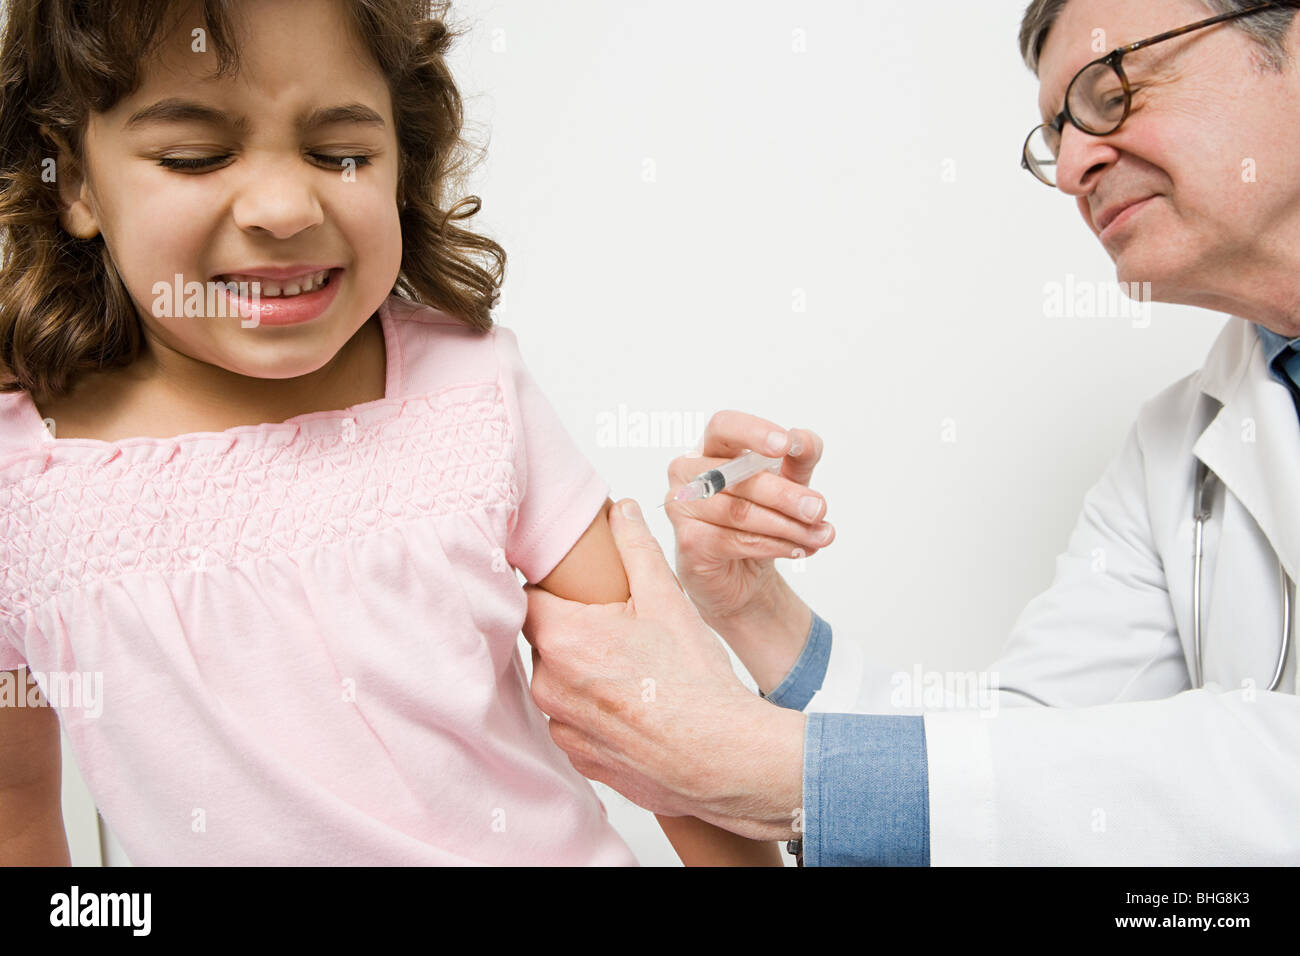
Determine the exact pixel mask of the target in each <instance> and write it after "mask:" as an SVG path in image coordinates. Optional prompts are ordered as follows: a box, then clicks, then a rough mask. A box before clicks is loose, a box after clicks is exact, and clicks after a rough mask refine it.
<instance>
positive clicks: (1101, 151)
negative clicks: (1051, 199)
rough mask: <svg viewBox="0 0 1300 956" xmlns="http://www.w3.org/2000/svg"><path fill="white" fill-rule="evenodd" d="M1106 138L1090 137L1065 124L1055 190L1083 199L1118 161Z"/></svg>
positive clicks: (1116, 150)
mask: <svg viewBox="0 0 1300 956" xmlns="http://www.w3.org/2000/svg"><path fill="white" fill-rule="evenodd" d="M1110 138H1111V137H1109V136H1093V135H1092V134H1090V133H1085V132H1083V131H1082V130H1079V129H1076V128H1075V127H1074V126H1073V125H1072V124H1070V123H1066V124H1065V128H1064V129H1063V130H1062V131H1061V145H1060V149H1059V152H1058V153H1057V157H1056V188H1057V189H1059V190H1061V192H1063V193H1067V194H1068V195H1071V196H1076V197H1079V196H1086V195H1088V194H1089V193H1091V192H1092V191H1093V190H1094V189H1096V188H1097V180H1098V178H1100V176H1101V175H1102V173H1104V172H1105V171H1106V170H1107V169H1109V168H1110V167H1111V166H1112V165H1114V164H1115V162H1116V161H1117V160H1118V159H1119V150H1118V149H1116V148H1115V147H1114V146H1113V145H1111V143H1110Z"/></svg>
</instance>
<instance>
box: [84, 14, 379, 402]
mask: <svg viewBox="0 0 1300 956" xmlns="http://www.w3.org/2000/svg"><path fill="white" fill-rule="evenodd" d="M239 13H240V14H241V16H242V19H241V20H240V21H239V22H238V23H237V24H236V38H235V44H236V48H237V50H238V52H239V56H240V63H239V71H238V72H237V73H236V74H234V75H232V76H227V77H225V78H223V79H221V80H216V79H212V78H211V74H212V73H214V72H215V68H216V54H215V52H214V51H212V50H211V45H210V44H208V45H207V46H208V50H209V51H208V52H202V44H203V41H204V40H205V38H204V37H203V36H202V28H203V19H202V17H201V16H200V15H199V7H198V5H197V4H193V5H191V6H190V7H189V9H188V10H187V11H186V12H185V14H184V15H183V16H181V17H180V20H179V23H180V25H179V26H178V27H177V28H176V30H175V31H174V32H173V33H172V34H171V36H169V37H168V38H167V40H166V41H165V42H164V44H163V46H162V48H161V51H160V53H159V54H158V55H157V56H156V57H155V58H154V59H153V60H152V61H151V62H149V63H148V65H147V67H146V69H145V71H144V74H143V82H142V83H141V85H140V88H139V89H138V90H137V91H136V92H135V93H134V94H132V95H131V96H130V97H128V98H125V99H123V100H122V101H120V102H119V103H117V104H116V105H115V106H114V107H113V109H111V110H109V111H108V112H106V113H92V114H91V119H90V123H89V126H88V129H87V131H86V135H85V137H84V142H85V149H84V156H85V159H86V162H85V168H84V170H82V171H81V172H82V173H83V175H77V176H65V175H63V174H64V170H65V169H67V168H68V164H65V162H64V161H63V160H62V159H61V160H60V163H59V166H58V170H59V173H60V176H59V185H60V191H61V194H62V196H63V199H64V202H65V204H66V205H65V211H64V215H63V223H64V226H65V228H67V229H68V231H69V232H71V233H73V234H74V235H77V236H81V237H83V238H85V237H92V236H94V235H95V234H96V233H97V232H99V233H102V234H103V239H104V242H105V243H106V245H107V247H108V250H109V253H110V254H111V256H112V258H113V261H114V263H115V264H116V266H117V269H118V271H119V273H120V274H121V276H122V278H123V280H124V282H125V285H126V288H127V290H128V292H129V293H130V295H131V298H132V299H133V300H134V301H135V304H136V307H137V309H138V311H139V314H140V318H141V321H142V323H143V326H144V332H145V338H146V340H147V342H148V344H149V350H150V352H151V353H152V356H153V358H154V359H155V360H156V361H157V362H158V363H162V364H163V365H166V366H168V367H169V368H170V369H171V370H173V371H174V372H175V373H176V374H177V377H179V378H182V379H185V378H188V379H189V380H190V381H191V382H192V383H193V384H195V385H198V386H200V387H201V385H202V384H207V385H212V384H214V383H215V382H216V379H214V378H213V376H214V375H216V376H221V375H222V373H220V372H219V371H218V370H225V371H226V372H230V373H234V374H235V375H237V376H247V377H250V378H252V379H289V378H297V377H300V376H305V375H310V374H311V373H314V372H316V371H317V370H320V369H322V368H323V367H324V366H326V365H327V364H328V363H330V361H331V359H333V358H334V357H335V356H336V355H338V354H339V352H340V349H342V347H343V346H344V344H346V343H347V342H348V341H349V339H351V338H352V336H353V335H354V334H355V333H356V332H357V330H358V329H359V328H360V327H361V326H362V325H363V324H364V323H365V322H366V320H367V319H369V318H370V316H371V315H372V314H373V313H374V311H375V309H377V308H378V307H379V305H380V304H381V303H382V302H383V301H384V299H385V297H386V296H387V295H388V293H389V292H390V290H391V289H392V287H393V284H394V282H395V281H396V279H397V274H398V270H399V267H400V263H401V256H402V240H401V229H400V226H399V223H398V210H397V195H396V194H397V174H398V148H397V136H396V130H395V126H394V122H393V117H392V104H391V99H390V96H389V92H388V87H387V84H386V82H385V80H384V77H383V76H382V75H381V74H380V73H379V70H378V67H377V65H376V64H375V63H374V62H373V60H372V59H371V57H370V54H369V52H368V51H367V50H366V49H365V48H364V47H363V46H362V44H361V42H360V41H359V40H357V39H355V38H354V37H353V36H352V34H351V32H350V30H349V26H348V24H347V22H346V21H345V14H344V11H343V10H342V9H341V7H340V5H339V4H338V3H337V2H325V0H257V2H255V3H244V4H242V5H241V6H240V8H239ZM347 157H353V158H354V163H347V162H344V161H343V160H344V159H345V158H347ZM173 160H184V161H185V162H183V163H180V164H176V163H173V162H171V161H173ZM179 166H185V167H197V168H188V169H186V168H179ZM277 267H279V268H284V267H289V268H290V269H291V271H295V272H297V271H303V272H306V271H310V270H316V269H318V268H332V269H336V270H342V271H341V272H335V273H333V274H332V277H331V279H330V283H331V284H336V285H337V288H336V289H335V290H334V292H333V298H332V301H331V302H330V304H329V305H328V306H327V307H326V308H325V309H324V311H323V312H321V313H320V315H319V316H317V317H316V318H313V319H311V320H309V321H306V322H302V323H298V324H293V325H269V324H265V323H260V324H253V321H254V320H252V319H246V318H244V317H243V316H241V315H240V314H238V313H237V312H236V313H230V312H227V313H226V314H224V315H217V314H208V313H205V315H207V317H195V316H189V317H186V316H185V309H184V308H182V307H180V305H181V303H178V304H177V305H176V306H174V307H173V308H172V309H171V310H170V312H168V310H167V309H165V308H159V301H160V297H159V293H158V292H157V291H156V290H155V287H154V286H155V283H159V282H162V283H165V284H167V285H168V286H171V287H174V286H175V285H176V279H175V277H176V276H177V275H178V274H179V275H180V276H181V277H182V280H181V281H182V287H183V285H184V284H185V283H190V282H198V283H200V284H202V285H203V286H204V288H205V291H206V288H207V283H210V282H214V281H217V279H218V277H220V276H230V275H243V276H252V275H256V274H258V273H259V272H262V273H265V272H266V271H268V270H270V269H272V268H277ZM298 267H302V268H301V269H299V268H298ZM283 284H285V285H287V284H288V283H287V282H285V283H283ZM271 291H273V290H271V289H270V288H269V287H268V286H266V285H265V284H264V286H263V292H262V297H261V302H262V303H263V304H268V303H271V304H274V303H275V302H277V301H278V300H276V299H271V298H268V295H267V294H268V293H269V292H271ZM282 291H283V289H282ZM327 291H328V290H327ZM206 298H207V297H206V294H205V296H204V300H205V301H206ZM290 301H292V300H290ZM156 312H164V313H166V314H163V315H158V314H155V313H156ZM177 313H179V314H177ZM214 366H215V368H213V367H214ZM232 382H233V383H234V384H236V385H238V384H239V380H231V379H229V376H225V377H224V379H222V381H221V384H222V385H225V386H229V385H230V384H232ZM244 384H245V385H247V386H251V387H256V386H254V383H244ZM304 384H305V383H304Z"/></svg>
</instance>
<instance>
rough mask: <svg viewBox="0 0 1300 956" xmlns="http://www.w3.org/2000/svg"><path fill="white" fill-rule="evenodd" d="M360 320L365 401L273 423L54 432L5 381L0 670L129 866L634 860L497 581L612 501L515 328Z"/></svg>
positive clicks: (548, 553)
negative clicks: (153, 434)
mask: <svg viewBox="0 0 1300 956" xmlns="http://www.w3.org/2000/svg"><path fill="white" fill-rule="evenodd" d="M379 315H380V318H381V320H382V323H383V330H384V342H385V347H386V350H387V356H388V370H387V382H386V387H385V392H384V398H382V399H380V400H378V401H373V402H366V403H364V404H361V405H356V406H353V407H352V408H347V409H342V410H338V411H325V412H314V413H311V414H307V415H300V416H298V417H296V418H292V419H289V420H288V421H287V422H284V423H282V424H262V425H253V426H241V427H238V428H232V429H229V430H227V431H224V432H197V433H192V434H187V435H182V436H179V437H177V438H170V439H157V438H131V439H124V440H121V441H116V442H111V443H109V442H102V441H96V440H91V439H58V440H56V439H54V438H52V437H51V436H50V433H49V431H48V429H47V428H46V427H45V425H44V424H43V423H42V421H41V418H40V415H39V412H38V411H37V409H36V406H35V405H34V404H33V403H32V401H31V398H30V396H29V395H28V393H27V392H16V393H9V394H3V395H0V670H4V669H16V668H19V667H22V666H24V665H26V666H28V667H29V668H30V669H31V671H32V672H33V674H34V676H35V678H36V680H37V682H38V683H39V684H40V687H41V690H42V692H43V693H45V695H46V697H47V699H49V700H50V702H51V704H52V705H53V706H55V707H56V708H57V710H58V713H59V719H60V721H61V723H62V726H63V728H64V729H65V730H66V732H67V734H68V736H69V738H70V740H71V744H72V748H73V751H74V753H75V755H76V761H77V766H78V767H79V768H80V770H81V773H82V775H83V777H84V778H85V780H86V783H87V785H88V786H89V788H90V792H91V794H92V795H93V797H94V799H95V802H96V804H97V805H98V807H99V809H100V812H101V813H102V814H103V816H104V819H105V820H106V821H107V822H108V825H109V826H110V827H112V829H113V831H114V832H115V833H116V834H117V836H118V838H119V839H120V841H121V843H122V846H123V847H124V848H125V850H126V852H127V854H128V856H129V857H130V858H131V862H132V863H134V864H137V865H146V866H147V865H163V864H181V865H187V864H202V865H225V864H253V865H261V864H304V865H318V864H349V865H350V864H357V865H362V864H367V865H405V864H525V865H530V864H539V865H549V864H561V865H571V864H602V865H603V864H624V865H635V864H636V859H635V857H634V856H633V855H632V853H631V851H630V850H629V849H628V847H627V845H626V844H625V843H624V842H623V841H622V839H621V838H620V837H619V836H618V834H617V833H616V832H615V831H614V830H613V828H612V827H611V826H610V825H609V823H608V821H607V820H606V817H605V808H604V806H603V805H602V804H601V802H600V800H599V798H598V797H597V796H596V793H595V791H594V790H593V789H592V787H591V785H590V783H588V782H587V781H586V780H585V779H584V778H583V777H582V776H581V775H580V774H579V773H578V772H577V771H576V770H574V769H573V766H572V765H571V764H570V763H569V761H568V758H567V757H565V755H564V753H563V752H562V751H560V750H559V749H558V748H557V747H556V746H555V744H554V743H553V742H552V740H551V738H550V734H549V732H548V731H547V727H546V719H545V717H544V716H543V715H542V714H541V712H540V711H539V710H538V709H537V708H536V706H535V705H534V704H533V701H532V698H531V697H530V695H529V692H528V686H527V682H526V680H525V677H524V671H523V667H522V662H521V660H520V657H519V653H518V650H517V648H516V638H517V636H518V634H519V630H520V628H521V626H522V624H523V620H524V614H525V611H526V607H527V602H526V599H525V596H524V593H523V589H522V587H521V585H520V582H519V579H518V578H517V577H516V574H515V571H514V568H518V569H519V570H520V571H522V572H523V574H524V576H525V578H526V579H527V580H528V581H530V582H535V581H538V580H540V579H541V578H543V577H545V576H546V575H547V574H549V573H550V572H551V570H552V569H553V568H554V567H555V566H556V564H558V563H559V561H560V559H561V558H562V557H563V556H564V555H565V554H567V553H568V551H569V549H570V548H571V547H572V546H573V544H574V543H575V542H576V541H577V540H578V538H579V537H581V535H582V533H583V532H584V531H585V530H586V528H587V526H588V525H589V524H590V523H591V521H592V519H593V518H594V517H595V516H596V514H597V513H598V512H599V510H600V508H601V505H602V504H603V503H604V501H605V499H606V497H607V496H608V495H609V488H608V486H607V485H606V484H605V483H604V482H603V481H602V480H601V479H600V477H599V476H598V475H597V473H596V471H595V470H594V469H593V468H592V466H591V464H590V463H589V462H588V461H587V460H586V459H585V458H584V457H583V456H582V454H581V453H580V452H579V450H578V448H577V447H576V445H575V444H574V442H573V440H572V439H571V438H570V436H569V435H568V433H567V432H566V431H565V429H564V427H563V425H562V424H561V422H560V420H559V418H558V417H557V416H556V414H555V412H554V411H553V410H552V408H551V407H550V405H549V404H548V403H547V401H546V399H545V397H544V396H543V395H542V393H541V392H540V391H539V390H538V388H537V385H536V384H535V383H534V381H533V380H532V378H531V376H530V375H529V373H528V371H527V369H526V368H525V367H524V364H523V361H522V360H521V358H520V354H519V349H518V344H517V342H516V339H515V336H514V333H513V332H511V331H510V330H509V329H505V328H501V327H500V326H497V327H495V328H494V329H492V330H491V331H490V332H486V333H480V332H475V331H473V330H471V329H469V328H468V327H466V326H464V325H463V324H461V323H459V322H457V321H455V320H454V319H452V318H450V317H449V316H447V315H444V314H442V313H439V312H437V311H435V310H433V309H430V308H427V307H424V306H419V305H414V304H412V303H410V302H407V301H406V300H403V299H399V298H397V297H393V298H390V299H389V300H388V301H387V302H386V303H385V304H384V305H383V306H382V307H381V308H380V309H379ZM55 675H60V676H59V681H60V685H61V686H54V687H51V686H50V684H51V682H52V681H53V680H54V678H55ZM76 675H79V676H80V681H81V690H82V691H83V693H84V692H85V691H87V690H88V689H92V688H93V687H94V686H95V684H96V682H98V683H99V684H100V686H101V694H100V699H99V700H98V701H97V702H92V701H91V699H90V698H91V696H92V695H90V694H85V695H84V696H81V697H74V696H72V693H71V692H72V691H73V689H74V688H75V687H76V686H77V679H78V678H77V676H76ZM59 698H61V699H59ZM96 711H99V712H98V713H96Z"/></svg>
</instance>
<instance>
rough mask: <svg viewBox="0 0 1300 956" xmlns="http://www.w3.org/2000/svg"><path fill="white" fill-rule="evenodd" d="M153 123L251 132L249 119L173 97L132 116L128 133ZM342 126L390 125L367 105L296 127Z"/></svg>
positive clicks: (322, 111) (321, 112)
mask: <svg viewBox="0 0 1300 956" xmlns="http://www.w3.org/2000/svg"><path fill="white" fill-rule="evenodd" d="M152 123H207V124H208V125H210V126H224V127H227V128H229V129H232V130H235V131H236V132H240V133H246V132H248V128H249V121H248V117H246V116H236V117H232V116H230V115H228V114H226V113H223V112H222V111H221V110H219V109H215V108H213V107H211V106H208V105H206V104H204V103H199V102H196V101H194V100H185V99H181V98H179V97H169V98H168V99H165V100H159V101H158V102H157V103H153V104H151V105H149V106H146V107H144V108H143V109H140V110H137V111H136V112H134V113H132V114H131V117H130V119H128V120H127V121H126V123H125V124H124V126H123V128H124V129H128V130H130V129H138V128H139V127H141V126H147V125H150V124H152ZM340 123H354V124H360V125H363V126H375V127H378V128H379V129H383V128H384V127H385V126H386V125H387V124H386V123H385V122H384V118H383V117H382V116H380V115H379V114H378V113H376V112H375V111H374V110H372V109H371V108H370V107H369V106H366V105H365V104H364V103H344V104H342V105H339V106H324V107H320V108H318V109H315V110H312V111H311V112H310V113H308V114H306V115H305V116H299V117H298V118H297V120H296V121H295V124H294V125H295V126H296V127H297V128H298V130H299V131H300V132H306V131H309V130H315V129H319V128H320V127H322V126H332V125H335V124H340Z"/></svg>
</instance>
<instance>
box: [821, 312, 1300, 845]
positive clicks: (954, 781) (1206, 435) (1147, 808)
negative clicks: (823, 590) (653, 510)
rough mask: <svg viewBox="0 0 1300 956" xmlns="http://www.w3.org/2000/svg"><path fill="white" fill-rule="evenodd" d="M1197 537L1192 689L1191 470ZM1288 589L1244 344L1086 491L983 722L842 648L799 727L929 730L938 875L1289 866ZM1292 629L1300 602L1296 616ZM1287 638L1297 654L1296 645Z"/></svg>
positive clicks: (1200, 376)
mask: <svg viewBox="0 0 1300 956" xmlns="http://www.w3.org/2000/svg"><path fill="white" fill-rule="evenodd" d="M1197 458H1200V459H1201V460H1202V461H1204V462H1205V463H1206V464H1207V465H1208V466H1209V467H1210V469H1211V470H1212V471H1213V472H1215V473H1216V474H1217V475H1218V476H1219V479H1220V482H1219V484H1218V486H1217V491H1216V494H1215V497H1214V516H1213V518H1212V519H1211V521H1210V522H1209V523H1208V524H1207V525H1206V529H1205V559H1204V567H1203V572H1204V577H1203V582H1204V583H1203V584H1202V589H1203V590H1202V594H1203V602H1204V603H1203V607H1204V608H1205V611H1204V616H1203V618H1202V622H1203V623H1202V647H1203V653H1204V676H1205V682H1206V687H1205V688H1204V689H1200V690H1192V689H1190V688H1191V679H1190V677H1189V675H1190V674H1192V673H1194V670H1193V668H1194V663H1193V661H1194V655H1193V644H1192V571H1193V566H1192V554H1193V526H1194V523H1193V516H1192V515H1193V495H1194V484H1195V473H1196V462H1195V459H1197ZM1279 558H1280V560H1281V562H1282V564H1283V566H1285V568H1286V570H1287V572H1288V573H1289V574H1290V575H1291V577H1292V579H1293V580H1294V579H1300V574H1298V573H1297V572H1300V422H1297V417H1296V409H1295V407H1294V405H1293V404H1292V401H1291V397H1290V395H1289V393H1288V392H1287V389H1286V388H1285V387H1284V386H1283V385H1281V384H1280V383H1279V382H1277V381H1276V380H1275V379H1273V378H1272V377H1271V376H1270V375H1269V373H1268V370H1267V368H1266V366H1265V363H1264V355H1263V347H1262V344H1261V343H1260V341H1259V336H1258V334H1257V332H1256V330H1255V327H1254V326H1253V325H1252V324H1251V323H1249V322H1248V321H1246V320H1244V319H1241V318H1236V317H1234V318H1232V319H1231V320H1230V321H1229V322H1228V323H1227V324H1226V325H1225V326H1224V328H1223V331H1222V332H1221V333H1220V335H1219V337H1218V339H1217V340H1216V342H1215V344H1214V347H1213V348H1212V349H1211V351H1210V354H1209V357H1208V358H1207V360H1206V363H1205V366H1204V367H1203V368H1202V369H1200V370H1199V371H1197V372H1195V373H1193V374H1191V375H1189V376H1187V377H1186V378H1184V379H1182V380H1180V381H1178V382H1176V383H1174V384H1173V385H1171V386H1170V387H1168V388H1166V389H1165V390H1164V391H1162V392H1161V393H1160V394H1158V395H1156V396H1155V397H1154V398H1152V399H1151V400H1149V401H1148V402H1146V403H1145V404H1144V405H1143V406H1142V408H1141V409H1140V411H1139V414H1138V417H1137V421H1136V423H1135V424H1134V425H1133V427H1132V429H1131V430H1130V432H1129V434H1128V437H1127V439H1126V442H1125V445H1124V448H1123V450H1122V451H1121V452H1120V454H1119V455H1118V457H1117V458H1116V459H1115V460H1114V461H1113V462H1112V463H1111V464H1110V466H1109V467H1108V468H1107V470H1106V472H1105V473H1104V475H1103V476H1102V478H1101V480H1100V481H1099V482H1098V483H1097V484H1096V485H1095V486H1094V487H1093V488H1092V489H1091V490H1090V491H1089V492H1088V494H1087V495H1086V497H1085V498H1084V501H1083V509H1082V513H1081V514H1080V516H1079V519H1078V523H1077V525H1076V527H1075V529H1074V532H1073V534H1072V535H1071V537H1070V542H1069V548H1068V550H1067V551H1066V552H1065V553H1064V554H1062V555H1060V556H1059V557H1058V558H1057V564H1056V577H1055V580H1054V582H1053V584H1052V585H1051V587H1050V588H1049V589H1048V590H1046V591H1044V592H1043V593H1042V594H1040V595H1038V596H1037V597H1036V598H1034V599H1033V600H1032V601H1031V602H1030V603H1029V605H1028V606H1027V607H1026V608H1025V610H1024V611H1023V612H1022V614H1021V616H1020V618H1019V620H1018V621H1017V622H1016V624H1015V627H1014V629H1013V631H1012V634H1011V637H1010V639H1009V641H1008V643H1007V645H1006V647H1005V648H1004V651H1003V653H1002V656H1001V657H999V658H998V660H997V661H996V662H993V663H992V664H990V666H989V670H990V671H994V672H996V673H997V675H998V684H1000V685H1001V686H1002V687H1014V688H1018V689H1019V690H1021V691H1024V692H1026V693H1028V694H1031V695H1033V696H1034V697H1036V698H1038V699H1039V700H1040V701H1042V702H1045V703H1046V704H1049V705H1051V706H1043V704H1041V703H1036V702H1034V701H1033V700H1030V699H1028V698H1027V697H1025V696H1023V695H1021V694H1015V693H1012V692H1011V691H1009V690H1002V691H999V692H998V693H997V694H996V695H995V703H996V710H994V711H993V712H992V714H991V715H990V713H987V712H986V713H980V712H979V710H977V709H954V708H952V707H951V706H945V705H940V706H939V708H938V709H927V708H925V707H922V708H920V709H914V710H911V711H902V710H900V709H899V708H897V707H894V706H891V703H890V698H891V695H893V693H894V691H895V689H896V688H897V686H898V684H897V683H891V677H890V674H889V673H887V672H886V671H885V670H884V669H882V668H881V667H879V666H878V665H874V664H873V663H872V662H870V661H869V660H867V659H865V658H864V655H863V653H862V650H861V647H860V645H857V644H856V643H855V642H854V641H853V640H852V639H849V638H848V636H847V635H842V636H837V638H836V640H835V641H834V643H833V647H832V654H831V660H830V663H829V665H828V669H827V677H826V681H825V683H824V684H823V687H822V689H821V691H819V692H818V694H817V695H816V696H815V697H814V698H813V700H812V702H810V704H809V705H808V708H807V709H808V710H810V711H813V710H817V711H829V712H843V711H856V712H859V713H899V712H911V713H921V712H924V714H925V717H924V719H925V740H926V752H927V762H928V772H929V793H930V861H931V864H932V865H946V864H967V865H971V864H973V865H987V864H997V865H1021V864H1067V863H1068V864H1120V865H1126V864H1149V865H1162V864H1180V865H1188V864H1191V865H1199V864H1265V865H1270V864H1271V865H1279V864H1292V865H1295V864H1300V697H1298V696H1297V688H1296V663H1295V658H1296V656H1297V654H1298V652H1297V651H1296V650H1295V649H1294V648H1293V650H1292V652H1291V655H1290V660H1289V661H1288V663H1287V666H1286V670H1285V671H1284V672H1283V680H1282V684H1281V687H1280V690H1279V691H1278V692H1273V693H1269V692H1266V691H1264V690H1263V688H1264V687H1267V686H1268V683H1269V681H1270V680H1271V678H1272V676H1273V672H1274V669H1275V667H1276V662H1277V655H1278V652H1279V650H1280V642H1281V628H1282V613H1283V612H1282V585H1281V577H1280V571H1279V567H1278V560H1279ZM1297 611H1298V612H1300V606H1298V607H1297ZM1293 643H1294V642H1293Z"/></svg>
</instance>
